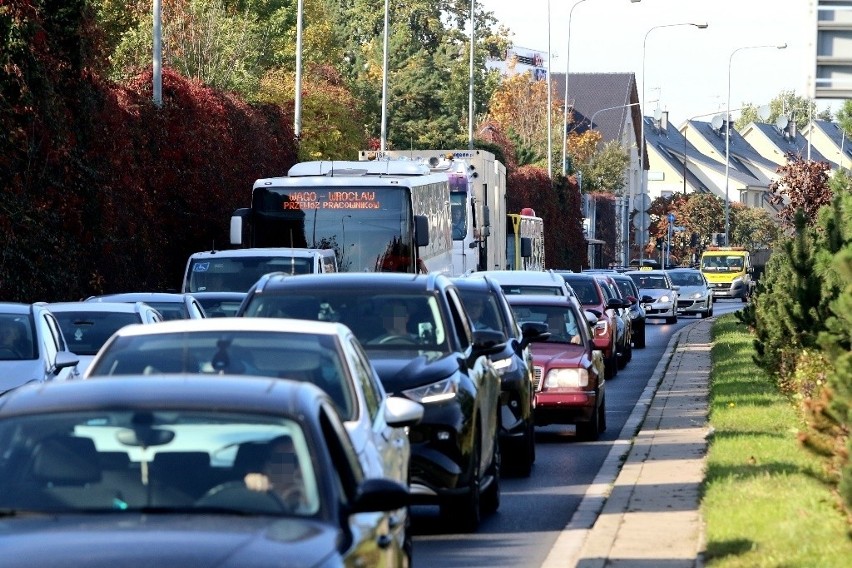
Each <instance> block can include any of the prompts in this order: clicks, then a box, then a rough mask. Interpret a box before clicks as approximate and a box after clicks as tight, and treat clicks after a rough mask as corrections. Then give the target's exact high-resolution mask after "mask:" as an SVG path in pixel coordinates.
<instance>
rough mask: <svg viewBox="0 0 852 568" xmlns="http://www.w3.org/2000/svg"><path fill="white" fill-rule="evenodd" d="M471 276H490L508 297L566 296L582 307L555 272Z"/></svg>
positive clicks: (488, 271) (527, 271) (494, 271)
mask: <svg viewBox="0 0 852 568" xmlns="http://www.w3.org/2000/svg"><path fill="white" fill-rule="evenodd" d="M471 276H479V277H482V276H489V277H490V278H493V279H494V280H496V281H497V282H498V283H499V284H500V288H502V289H503V293H504V294H506V295H507V296H513V295H516V294H524V295H545V296H565V297H567V298H570V299H571V301H572V302H575V303H576V304H577V306H579V305H580V303H579V301H578V299H577V294H576V293H575V292H574V290H572V289H571V286H569V285H568V284H566V283H565V279H564V278H562V277H561V276H560V275H559V274H557V273H556V272H554V271H553V270H543V271H537V270H484V271H481V272H473V273H471Z"/></svg>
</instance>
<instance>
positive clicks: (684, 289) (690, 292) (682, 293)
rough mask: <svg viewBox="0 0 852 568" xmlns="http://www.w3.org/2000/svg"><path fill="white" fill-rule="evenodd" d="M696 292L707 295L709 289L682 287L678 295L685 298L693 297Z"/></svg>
mask: <svg viewBox="0 0 852 568" xmlns="http://www.w3.org/2000/svg"><path fill="white" fill-rule="evenodd" d="M696 292H698V293H700V294H703V295H706V294H707V288H705V287H704V286H681V287H680V290H678V292H677V293H678V295H679V296H682V297H685V296H692V295H693V294H695V293H696Z"/></svg>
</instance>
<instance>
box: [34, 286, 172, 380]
mask: <svg viewBox="0 0 852 568" xmlns="http://www.w3.org/2000/svg"><path fill="white" fill-rule="evenodd" d="M45 305H46V306H47V309H49V310H50V313H52V314H53V315H54V316H55V317H56V321H58V322H59V328H60V329H61V330H62V335H63V336H64V337H65V340H66V342H67V343H68V349H70V350H71V351H72V352H73V353H74V354H75V355H77V356H78V357H79V359H80V362H79V363H78V364H77V370H78V371H79V373H80V374H82V375H85V373H86V370H87V369H88V367H89V365H90V364H91V362H92V359H93V358H94V356H95V354H96V353H97V352H98V350H99V349H100V348H101V347H103V345H104V343H106V341H107V340H108V339H109V338H110V337H111V336H112V334H113V333H115V332H116V331H118V330H119V329H121V328H123V327H124V326H126V325H132V324H149V323H157V322H161V321H163V317H162V315H160V312H158V311H157V310H155V309H154V308H152V307H151V306H149V305H148V304H146V303H144V302H135V303H132V304H131V303H125V302H54V303H50V304H45Z"/></svg>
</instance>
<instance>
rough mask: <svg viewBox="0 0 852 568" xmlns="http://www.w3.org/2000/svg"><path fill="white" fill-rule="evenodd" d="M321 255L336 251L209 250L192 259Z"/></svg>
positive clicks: (308, 256) (193, 254) (291, 249)
mask: <svg viewBox="0 0 852 568" xmlns="http://www.w3.org/2000/svg"><path fill="white" fill-rule="evenodd" d="M317 254H319V255H320V256H331V255H333V254H334V249H310V248H290V247H257V248H243V249H227V250H208V251H199V252H194V253H192V255H190V259H193V260H197V259H204V260H207V259H211V258H217V257H218V258H245V257H258V256H269V257H282V256H292V257H297V258H310V257H312V256H315V255H317Z"/></svg>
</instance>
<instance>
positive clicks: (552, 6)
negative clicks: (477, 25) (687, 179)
mask: <svg viewBox="0 0 852 568" xmlns="http://www.w3.org/2000/svg"><path fill="white" fill-rule="evenodd" d="M476 5H477V9H481V10H487V11H490V12H493V13H494V15H495V16H496V18H497V20H498V22H499V23H500V25H504V26H506V27H508V28H509V29H510V30H511V31H512V33H513V35H512V36H511V39H512V41H513V43H514V45H515V46H517V47H525V48H529V49H533V50H540V51H542V52H544V53H547V52H548V51H550V52H551V53H552V54H553V55H552V58H551V61H550V71H551V73H564V72H565V69H566V65H567V68H568V70H569V72H570V73H591V72H597V73H606V72H627V73H630V72H632V73H635V75H636V80H637V86H638V91H639V100H640V102H641V101H642V100H643V99H644V101H645V104H644V105H643V108H644V109H645V115H646V116H651V115H653V114H654V112H655V110H656V109H657V108H659V109H660V110H667V111H668V112H669V121H670V122H672V123H673V124H681V123H683V122H684V121H686V120H687V119H693V118H696V117H699V116H700V115H707V116H701V117H700V118H697V120H707V121H709V120H710V119H711V118H712V116H713V115H714V114H718V113H720V112H724V110H725V107H726V106H727V104H728V73H729V71H730V108H731V109H732V113H731V114H732V116H733V117H734V118H736V117H737V115H738V113H737V112H736V111H734V109H738V108H740V107H741V106H743V104H744V103H751V104H754V105H757V106H760V105H765V104H768V103H769V101H771V100H772V99H773V98H775V97H777V96H778V95H779V94H781V92H782V91H791V90H792V91H794V92H795V93H796V94H797V95H798V96H800V97H811V96H812V92H811V86H810V85H811V79H810V78H811V77H812V75H813V73H814V71H815V55H814V53H815V51H814V49H815V48H814V41H815V39H816V16H815V14H814V8H813V7H814V6H815V5H816V0H702V1H698V0H641V2H638V3H633V2H631V0H581V1H580V2H579V3H577V2H576V1H575V0H521V1H519V0H476ZM575 5H576V9H574V10H573V12H572V6H575ZM548 6H549V12H550V18H549V19H550V22H551V25H550V33H549V34H548V25H547V21H548ZM569 14H570V19H571V22H570V23H571V25H570V30H571V35H570V39H569V34H568V27H569V26H568V21H569ZM687 23H695V24H703V23H706V24H708V26H707V28H706V29H699V28H697V27H694V26H692V25H679V24H687ZM671 24H678V25H671ZM663 26H664V27H663ZM548 35H549V40H548ZM548 42H549V44H550V46H551V49H550V50H548ZM784 43H786V44H787V47H786V48H785V49H777V48H776V47H774V46H777V45H780V44H784ZM753 46H771V47H760V48H753ZM742 47H746V49H740V48H742ZM734 51H736V53H734ZM566 54H567V63H566ZM643 69H644V73H643ZM643 75H644V78H643ZM643 79H644V80H643ZM643 83H644V88H643ZM569 88H570V84H569ZM560 98H562V97H561V96H560ZM816 103H817V109H819V110H822V109H825V108H830V109H831V110H832V111H833V112H836V111H837V110H839V109H840V106H841V104H842V101H838V100H833V99H817V100H816Z"/></svg>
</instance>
